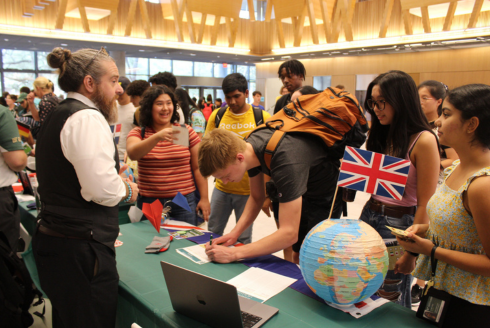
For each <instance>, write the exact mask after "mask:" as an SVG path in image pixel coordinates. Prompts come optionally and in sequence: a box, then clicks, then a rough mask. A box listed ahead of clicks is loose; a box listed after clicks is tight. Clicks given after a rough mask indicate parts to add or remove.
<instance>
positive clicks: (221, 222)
mask: <svg viewBox="0 0 490 328" xmlns="http://www.w3.org/2000/svg"><path fill="white" fill-rule="evenodd" d="M248 197H249V195H236V194H230V193H227V192H223V191H221V190H218V189H216V187H215V188H214V190H213V195H212V196H211V215H210V216H209V222H208V229H209V231H212V232H214V233H216V234H218V235H223V232H224V230H225V227H226V224H227V223H228V219H229V218H230V215H231V212H232V211H233V210H234V211H235V218H236V221H237V222H238V220H239V219H240V217H241V216H242V213H243V210H244V209H245V204H246V203H247V200H248ZM238 241H239V242H241V243H244V244H250V243H251V242H252V225H250V227H248V228H247V229H246V230H245V231H244V232H243V233H242V234H241V235H240V237H239V238H238Z"/></svg>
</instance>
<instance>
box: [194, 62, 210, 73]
mask: <svg viewBox="0 0 490 328" xmlns="http://www.w3.org/2000/svg"><path fill="white" fill-rule="evenodd" d="M194 76H203V77H213V63H201V62H194Z"/></svg>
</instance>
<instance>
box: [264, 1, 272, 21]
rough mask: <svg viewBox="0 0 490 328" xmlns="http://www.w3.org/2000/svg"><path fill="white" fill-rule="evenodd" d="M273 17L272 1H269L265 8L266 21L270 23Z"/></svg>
mask: <svg viewBox="0 0 490 328" xmlns="http://www.w3.org/2000/svg"><path fill="white" fill-rule="evenodd" d="M271 17H272V0H269V1H267V6H266V7H265V21H266V22H268V23H269V22H270V21H271Z"/></svg>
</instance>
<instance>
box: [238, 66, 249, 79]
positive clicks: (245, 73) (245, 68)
mask: <svg viewBox="0 0 490 328" xmlns="http://www.w3.org/2000/svg"><path fill="white" fill-rule="evenodd" d="M249 68H250V66H243V65H237V66H236V72H237V73H240V74H242V75H243V76H245V78H246V79H247V80H249V73H248V70H249Z"/></svg>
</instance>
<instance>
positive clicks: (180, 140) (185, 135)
mask: <svg viewBox="0 0 490 328" xmlns="http://www.w3.org/2000/svg"><path fill="white" fill-rule="evenodd" d="M172 130H173V131H179V132H180V133H176V134H174V138H176V139H174V141H173V142H174V145H180V146H183V147H187V148H189V130H187V128H184V127H181V126H176V125H172Z"/></svg>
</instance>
